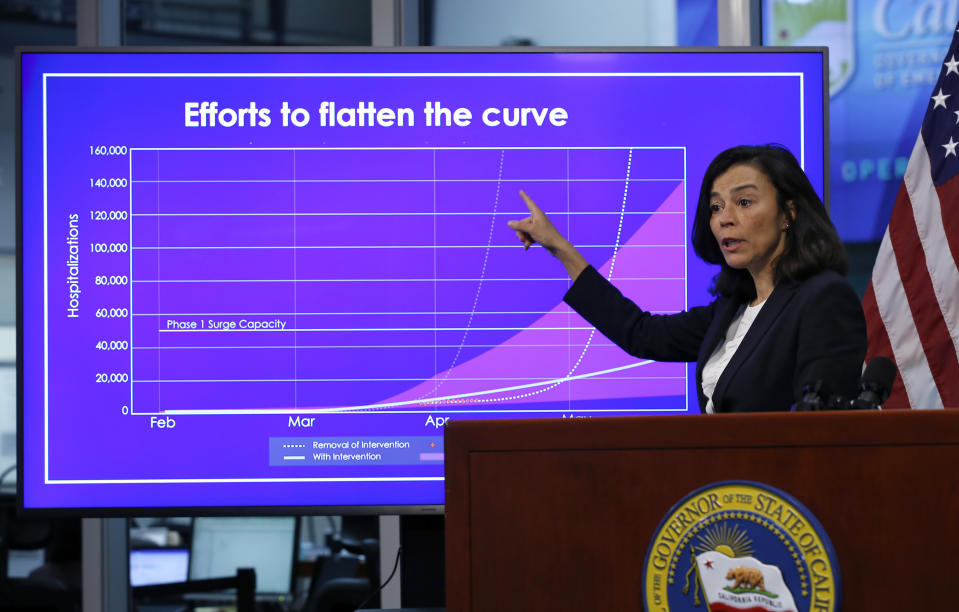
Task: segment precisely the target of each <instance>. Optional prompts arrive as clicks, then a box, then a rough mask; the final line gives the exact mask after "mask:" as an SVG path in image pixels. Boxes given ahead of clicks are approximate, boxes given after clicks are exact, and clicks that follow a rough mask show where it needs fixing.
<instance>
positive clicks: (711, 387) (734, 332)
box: [703, 300, 766, 414]
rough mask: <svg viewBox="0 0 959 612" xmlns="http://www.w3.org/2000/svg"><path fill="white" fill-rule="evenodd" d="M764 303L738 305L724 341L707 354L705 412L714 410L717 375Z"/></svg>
mask: <svg viewBox="0 0 959 612" xmlns="http://www.w3.org/2000/svg"><path fill="white" fill-rule="evenodd" d="M765 303H766V302H765V300H764V301H762V302H760V303H758V304H756V305H755V306H745V305H743V306H740V307H739V310H738V311H736V316H735V317H733V320H732V323H730V324H729V329H727V330H726V341H725V342H720V343H719V345H718V346H716V350H715V351H713V354H712V355H710V356H709V361H707V362H706V365H705V366H703V395H705V396H706V399H707V401H706V412H708V413H710V414H712V413H713V412H715V410H714V409H713V391H715V390H716V383H718V382H719V377H720V376H722V374H723V370H725V369H726V366H727V365H729V362H730V360H732V358H733V355H735V354H736V350H737V349H738V348H739V345H740V344H741V343H742V341H743V338H744V337H745V336H746V332H748V331H749V328H750V327H752V325H753V321H755V320H756V315H758V314H759V311H760V310H762V307H763V304H765Z"/></svg>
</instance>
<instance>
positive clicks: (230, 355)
mask: <svg viewBox="0 0 959 612" xmlns="http://www.w3.org/2000/svg"><path fill="white" fill-rule="evenodd" d="M519 189H523V190H524V191H526V193H528V194H530V195H531V197H533V198H534V199H535V200H536V201H537V202H538V203H539V204H540V205H541V207H543V208H544V210H546V211H547V212H548V214H549V215H550V218H551V219H552V220H553V222H554V223H555V224H556V225H557V227H559V228H560V230H561V231H562V232H563V233H564V234H565V235H567V236H568V237H569V238H570V240H571V241H572V242H573V243H574V244H577V245H578V247H579V248H580V250H581V251H582V252H583V254H584V255H585V256H586V257H587V259H588V260H589V261H590V262H591V263H592V264H593V265H595V266H596V268H597V269H598V270H599V271H600V272H601V273H602V274H603V275H605V276H607V277H609V278H611V279H612V280H613V282H614V283H615V284H616V285H617V286H618V287H619V288H620V289H621V290H622V291H623V292H624V293H625V294H626V295H627V296H629V297H633V298H634V299H636V300H637V301H638V302H639V303H640V304H641V305H642V306H643V307H644V308H646V309H647V310H650V311H652V312H657V313H658V312H675V311H679V310H682V309H684V308H685V307H686V293H685V263H686V236H685V234H686V229H685V228H686V218H685V213H684V210H685V191H684V190H685V151H684V150H683V149H682V148H642V147H634V148H630V147H606V148H573V147H570V148H555V147H554V148H545V147H543V148H532V147H529V148H521V147H503V148H489V147H486V148H479V147H474V148H470V147H434V148H426V147H421V148H342V149H335V148H290V149H268V150H265V149H252V148H251V149H233V148H202V149H201V148H177V149H164V148H158V149H150V148H137V149H133V150H132V151H131V190H130V217H131V251H130V269H131V275H130V301H131V308H130V314H131V317H130V334H131V345H132V349H133V350H132V351H131V372H132V383H133V384H132V392H131V393H132V397H131V402H132V404H131V405H132V411H133V412H134V413H137V414H154V413H167V414H269V413H274V412H276V413H294V412H296V413H299V412H302V413H309V414H317V413H325V412H363V413H371V414H376V413H380V412H396V411H409V412H417V411H420V412H431V411H435V410H436V409H437V408H440V407H442V408H443V409H444V410H447V411H450V412H456V411H458V410H463V411H467V410H468V411H470V412H477V411H480V412H484V411H488V412H530V413H535V412H546V411H554V412H555V410H556V406H557V405H560V404H563V403H566V404H569V403H571V402H573V401H582V400H587V401H588V400H603V401H605V402H606V403H607V409H608V410H609V411H610V412H616V411H622V410H623V409H624V406H625V404H623V403H622V402H628V400H630V399H631V398H632V399H635V398H642V397H651V396H657V397H675V399H676V402H677V407H679V406H682V405H684V393H685V389H686V369H685V366H684V365H683V364H664V363H653V362H648V361H639V360H636V359H635V358H633V357H630V356H628V355H626V354H625V353H623V352H622V351H621V350H620V349H619V348H618V347H615V346H614V345H612V344H611V343H610V342H609V341H608V340H606V339H605V338H603V337H601V336H600V335H599V334H598V333H596V332H594V331H593V330H592V328H591V327H590V326H589V325H588V324H587V323H586V322H585V321H583V320H582V319H581V318H579V317H578V315H576V314H575V313H572V312H571V311H570V309H569V308H568V307H566V306H565V304H563V303H562V296H563V294H564V293H565V291H566V290H567V289H568V287H569V280H568V279H567V278H566V277H564V276H562V267H561V266H560V265H559V264H558V262H556V261H555V260H553V259H552V258H551V257H550V256H549V255H548V254H547V253H545V252H544V251H543V250H542V249H534V250H532V251H530V252H528V253H524V252H523V250H522V247H521V245H519V244H518V242H517V241H516V239H515V236H514V235H513V232H512V231H511V230H509V229H508V228H507V227H506V221H507V220H508V219H513V218H519V217H520V216H525V214H526V210H525V207H524V205H523V204H522V201H521V200H520V198H519V196H518V191H519ZM617 402H619V403H617ZM632 409H633V410H635V407H633V408H632ZM597 410H599V411H602V410H603V409H602V408H597Z"/></svg>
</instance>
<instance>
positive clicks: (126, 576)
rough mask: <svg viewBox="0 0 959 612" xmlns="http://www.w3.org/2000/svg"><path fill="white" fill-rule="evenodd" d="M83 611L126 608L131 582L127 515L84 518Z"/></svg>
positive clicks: (118, 611) (119, 611)
mask: <svg viewBox="0 0 959 612" xmlns="http://www.w3.org/2000/svg"><path fill="white" fill-rule="evenodd" d="M82 530H83V531H82V538H83V575H82V581H83V612H125V611H126V610H127V609H128V606H127V603H128V602H127V599H128V597H127V596H128V593H129V589H128V588H127V585H128V583H129V582H130V567H129V558H128V555H129V553H128V552H127V551H128V550H129V543H128V537H129V531H130V528H129V526H128V525H127V519H122V518H109V519H86V518H85V519H83V527H82Z"/></svg>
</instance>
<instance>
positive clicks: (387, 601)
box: [374, 515, 402, 610]
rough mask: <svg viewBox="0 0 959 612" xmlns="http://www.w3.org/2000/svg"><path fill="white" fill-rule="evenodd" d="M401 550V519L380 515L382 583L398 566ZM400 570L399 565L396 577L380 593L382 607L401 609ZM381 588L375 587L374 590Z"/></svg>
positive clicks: (394, 516)
mask: <svg viewBox="0 0 959 612" xmlns="http://www.w3.org/2000/svg"><path fill="white" fill-rule="evenodd" d="M399 548H400V517H399V516H396V515H380V581H381V582H382V581H384V580H386V579H387V578H389V576H390V572H392V571H393V566H394V565H396V552H397V551H398V550H399ZM401 583H402V576H400V568H399V566H398V565H397V567H396V575H394V576H393V579H392V580H390V583H389V584H387V585H386V586H385V587H383V591H382V592H381V593H380V607H381V608H383V609H384V610H385V609H390V608H399V607H400V584H401ZM377 586H379V585H378V584H377V585H374V588H375V587H377Z"/></svg>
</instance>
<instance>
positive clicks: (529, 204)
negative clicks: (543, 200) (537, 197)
mask: <svg viewBox="0 0 959 612" xmlns="http://www.w3.org/2000/svg"><path fill="white" fill-rule="evenodd" d="M519 195H520V197H521V198H523V201H524V202H526V208H528V209H529V212H531V213H537V212H541V211H540V209H539V206H537V205H536V202H534V201H533V200H532V198H530V197H529V196H528V195H526V192H525V191H523V190H522V189H520V191H519Z"/></svg>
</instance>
